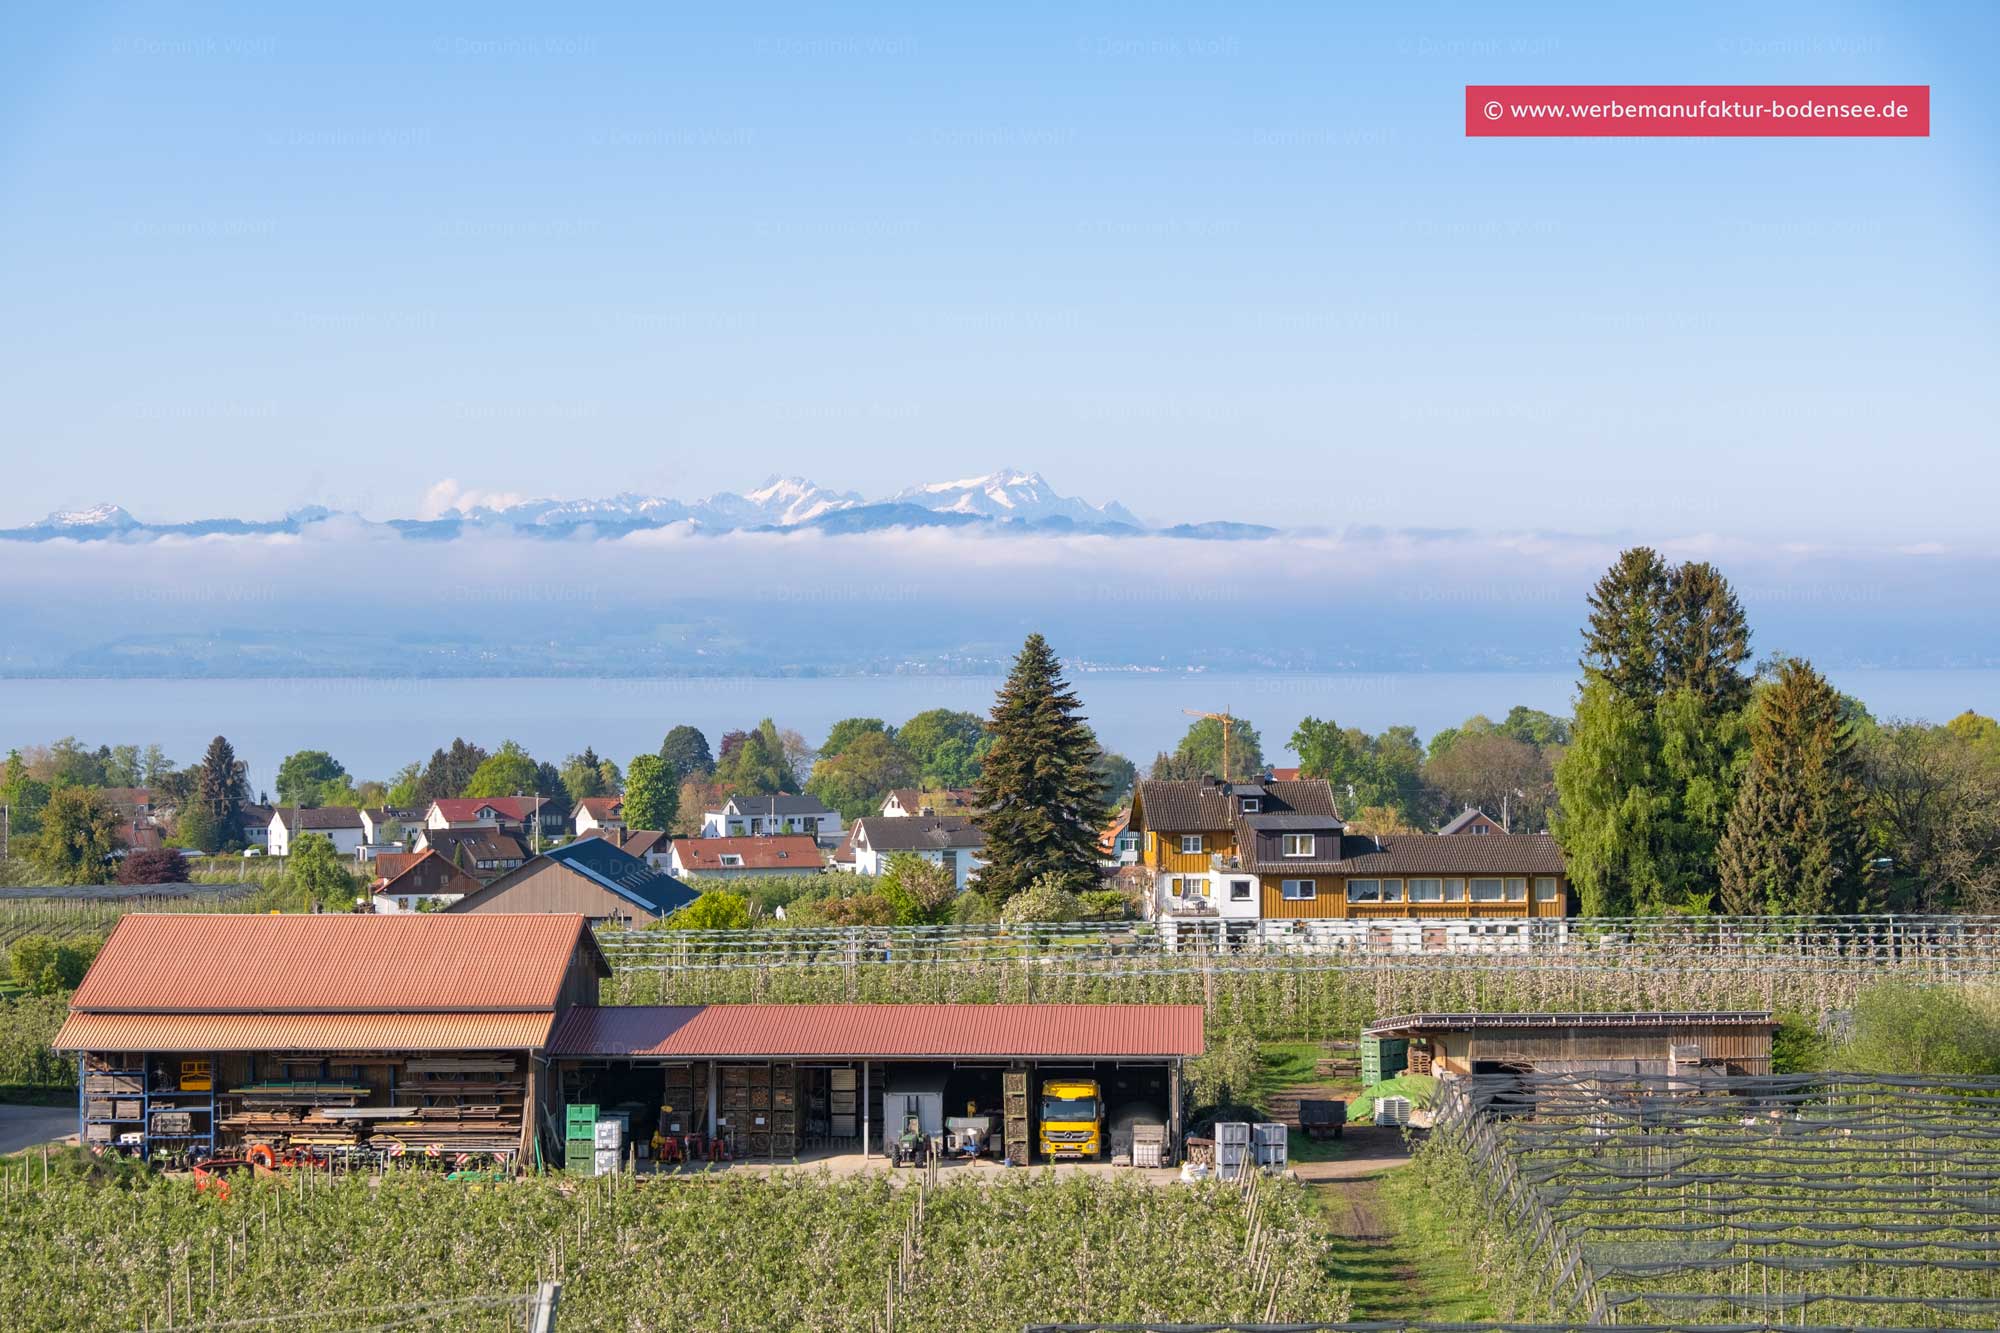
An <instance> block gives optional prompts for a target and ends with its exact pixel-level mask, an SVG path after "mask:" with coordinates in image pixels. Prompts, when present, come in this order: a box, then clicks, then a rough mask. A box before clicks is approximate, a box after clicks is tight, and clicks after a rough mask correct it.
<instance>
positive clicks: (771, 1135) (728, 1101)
mask: <svg viewBox="0 0 2000 1333" xmlns="http://www.w3.org/2000/svg"><path fill="white" fill-rule="evenodd" d="M798 1107H799V1071H798V1066H796V1065H792V1064H774V1065H723V1066H722V1068H721V1078H720V1079H719V1081H718V1092H717V1098H716V1118H717V1120H719V1121H721V1122H722V1125H721V1129H722V1130H723V1132H724V1133H726V1134H727V1136H728V1138H729V1143H730V1150H731V1151H732V1152H735V1153H737V1154H739V1155H741V1156H745V1157H790V1156H792V1155H794V1154H795V1153H797V1152H798V1150H799V1111H798Z"/></svg>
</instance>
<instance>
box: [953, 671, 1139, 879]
mask: <svg viewBox="0 0 2000 1333" xmlns="http://www.w3.org/2000/svg"><path fill="white" fill-rule="evenodd" d="M1079 705H1080V701H1079V700H1078V698H1077V697H1076V695H1075V694H1074V693H1072V692H1071V690H1070V688H1069V685H1068V683H1067V682H1066V681H1064V680H1063V678H1062V668H1061V664H1060V663H1059V662H1057V660H1056V655H1055V653H1054V652H1053V651H1051V649H1050V648H1049V645H1048V642H1047V640H1045V639H1043V638H1042V636H1041V635H1039V634H1030V635H1029V636H1028V641H1027V642H1026V643H1025V644H1023V645H1022V647H1021V655H1020V656H1019V657H1017V658H1015V659H1014V669H1013V670H1012V671H1011V672H1010V673H1009V674H1008V676H1007V683H1006V684H1005V685H1004V686H1002V687H1001V690H1000V694H999V697H998V698H997V699H995V700H994V703H993V713H992V715H991V717H990V718H989V719H988V722H987V728H988V731H989V733H990V735H991V736H992V744H991V746H990V747H989V748H988V749H987V751H986V760H985V763H984V766H983V767H982V768H981V770H980V776H979V784H978V794H979V796H978V799H979V806H980V811H981V813H980V815H979V816H978V821H979V826H980V828H981V830H982V831H983V832H984V833H985V835H986V848H985V850H984V851H983V852H981V853H980V859H981V861H982V862H983V865H982V866H981V868H980V871H979V890H980V892H981V893H983V894H984V895H985V896H986V897H987V898H988V899H990V900H991V901H993V902H995V903H1004V902H1005V901H1006V900H1007V899H1009V898H1011V897H1013V896H1014V895H1015V894H1017V893H1019V892H1021V891H1022V890H1023V889H1025V888H1027V887H1028V885H1029V884H1031V883H1033V882H1034V881H1035V880H1036V879H1038V878H1039V877H1041V876H1043V875H1054V876H1056V877H1057V879H1058V880H1059V881H1060V882H1061V883H1062V886H1063V887H1065V888H1068V889H1071V890H1073V891H1081V890H1085V889H1090V888H1094V887H1095V886H1096V884H1097V879H1098V872H1097V835H1098V832H1099V831H1100V830H1101V829H1102V828H1103V827H1104V822H1105V820H1106V819H1107V818H1109V814H1110V812H1109V810H1108V809H1107V808H1106V806H1105V803H1104V785H1103V780H1102V779H1101V778H1100V777H1099V776H1098V771H1097V762H1098V755H1099V751H1098V745H1097V737H1096V736H1095V735H1094V734H1092V732H1091V730H1090V727H1089V725H1088V724H1087V723H1086V722H1085V721H1084V719H1083V717H1082V715H1081V714H1079V713H1078V711H1077V709H1078V707H1079Z"/></svg>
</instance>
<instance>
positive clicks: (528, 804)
mask: <svg viewBox="0 0 2000 1333" xmlns="http://www.w3.org/2000/svg"><path fill="white" fill-rule="evenodd" d="M432 804H433V805H435V806H436V807H437V810H438V813H439V814H441V815H443V816H444V817H445V818H446V819H449V820H453V821H458V820H466V819H471V818H473V817H474V816H475V815H477V814H478V813H479V811H480V810H482V809H484V808H485V807H487V806H491V807H492V808H493V812H494V813H495V814H497V815H499V816H500V817H501V818H502V819H509V820H522V819H526V818H528V817H529V816H530V815H532V814H533V813H534V812H535V811H536V810H537V809H539V808H540V807H541V805H542V804H543V798H542V797H539V796H440V797H439V798H438V799H437V800H435V801H433V802H432ZM427 813H428V812H427Z"/></svg>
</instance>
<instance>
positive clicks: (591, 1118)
mask: <svg viewBox="0 0 2000 1333" xmlns="http://www.w3.org/2000/svg"><path fill="white" fill-rule="evenodd" d="M567 1116H568V1119H567V1121H566V1123H567V1124H568V1126H569V1131H570V1137H571V1138H575V1137H576V1136H577V1131H578V1130H579V1129H582V1130H584V1131H586V1132H590V1133H594V1132H596V1128H597V1107H596V1105H595V1104H594V1103H585V1102H571V1103H570V1104H569V1107H568V1108H567Z"/></svg>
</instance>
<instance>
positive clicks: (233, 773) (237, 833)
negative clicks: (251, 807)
mask: <svg viewBox="0 0 2000 1333" xmlns="http://www.w3.org/2000/svg"><path fill="white" fill-rule="evenodd" d="M248 785H249V784H248V783H247V782H246V781H245V780H244V777H243V765H242V764H240V763H238V762H237V759H236V750H235V749H234V747H232V746H231V745H230V744H229V742H228V740H227V739H225V738H224V737H221V736H217V737H216V738H215V739H214V740H212V741H210V742H209V743H208V753H207V755H205V756H204V757H203V758H202V761H201V776H200V777H199V778H197V779H196V780H195V786H194V805H195V806H196V807H197V809H198V810H199V811H200V813H199V814H198V815H197V816H196V819H195V822H196V824H197V825H198V826H200V827H201V829H202V830H203V832H204V833H205V835H206V838H205V840H206V841H212V842H213V843H214V844H215V845H214V846H213V847H203V848H202V850H203V851H208V852H235V851H241V850H242V849H243V797H244V792H245V789H246V788H247V787H248Z"/></svg>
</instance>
